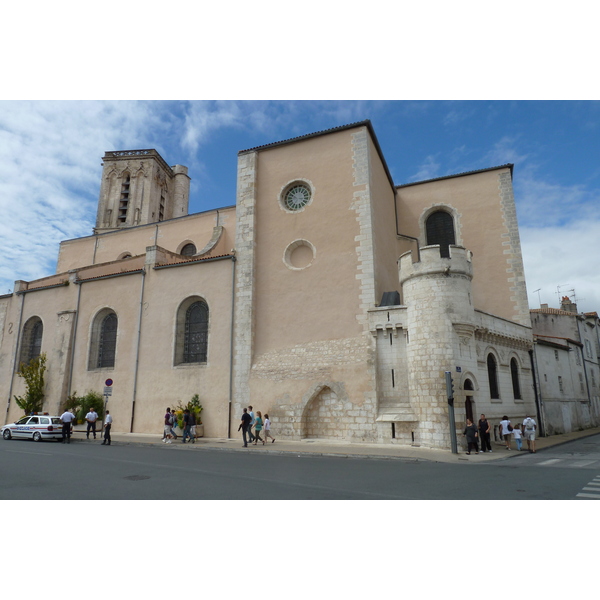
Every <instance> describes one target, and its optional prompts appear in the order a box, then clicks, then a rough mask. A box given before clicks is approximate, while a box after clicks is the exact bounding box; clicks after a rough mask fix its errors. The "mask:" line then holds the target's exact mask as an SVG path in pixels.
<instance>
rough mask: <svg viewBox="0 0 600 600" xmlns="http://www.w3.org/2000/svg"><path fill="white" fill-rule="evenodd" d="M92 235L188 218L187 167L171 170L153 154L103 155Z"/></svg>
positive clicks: (172, 168)
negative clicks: (186, 216)
mask: <svg viewBox="0 0 600 600" xmlns="http://www.w3.org/2000/svg"><path fill="white" fill-rule="evenodd" d="M103 161H104V162H103V171H102V183H101V187H100V198H99V201H98V213H97V217H96V227H95V228H94V233H101V232H105V231H110V230H114V229H120V228H122V227H133V226H135V225H146V224H147V223H157V222H160V221H164V220H166V219H172V218H175V217H183V216H185V215H187V214H188V202H189V194H190V178H189V177H188V174H187V172H188V170H187V167H184V166H182V165H175V166H173V167H170V166H169V165H168V164H167V163H166V162H165V161H164V159H163V158H162V156H161V155H160V154H159V153H158V152H157V151H156V150H119V151H113V152H106V154H105V155H104V158H103Z"/></svg>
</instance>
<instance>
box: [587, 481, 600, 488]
mask: <svg viewBox="0 0 600 600" xmlns="http://www.w3.org/2000/svg"><path fill="white" fill-rule="evenodd" d="M588 485H597V486H598V487H599V488H600V481H598V482H596V481H590V482H589V483H588Z"/></svg>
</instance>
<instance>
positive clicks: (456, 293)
mask: <svg viewBox="0 0 600 600" xmlns="http://www.w3.org/2000/svg"><path fill="white" fill-rule="evenodd" d="M399 275H400V284H401V286H402V296H403V304H404V305H405V306H406V307H407V321H406V328H407V330H408V343H407V346H406V349H407V366H408V392H409V396H410V400H411V406H412V408H413V410H414V411H415V413H416V414H417V416H418V419H419V426H418V432H417V434H418V436H419V440H420V441H421V442H422V443H424V444H425V445H427V446H432V447H439V448H445V449H447V448H450V430H449V425H448V406H447V404H448V403H447V398H446V388H445V381H444V371H451V372H453V373H454V370H455V365H456V364H457V361H456V359H457V356H458V353H459V344H460V338H461V337H464V336H468V337H470V336H471V335H472V334H473V332H474V330H475V320H474V309H473V304H472V300H471V281H472V278H473V266H472V263H471V253H470V252H469V251H468V250H466V249H465V248H462V247H460V246H450V257H449V258H442V257H441V256H440V247H439V246H437V245H436V246H426V247H424V248H421V250H420V260H419V261H418V262H414V263H413V262H412V253H411V252H407V253H406V254H403V255H402V256H401V257H400V260H399ZM456 388H457V385H456V383H455V389H456Z"/></svg>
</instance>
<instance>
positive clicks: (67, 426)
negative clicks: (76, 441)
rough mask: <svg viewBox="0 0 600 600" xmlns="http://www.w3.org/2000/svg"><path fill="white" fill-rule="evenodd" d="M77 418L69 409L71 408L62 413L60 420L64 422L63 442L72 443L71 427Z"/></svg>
mask: <svg viewBox="0 0 600 600" xmlns="http://www.w3.org/2000/svg"><path fill="white" fill-rule="evenodd" d="M74 420H75V415H74V414H73V413H72V412H71V411H69V409H67V410H65V412H64V413H63V414H62V415H60V421H61V423H62V443H63V444H70V443H71V427H72V425H73V421H74Z"/></svg>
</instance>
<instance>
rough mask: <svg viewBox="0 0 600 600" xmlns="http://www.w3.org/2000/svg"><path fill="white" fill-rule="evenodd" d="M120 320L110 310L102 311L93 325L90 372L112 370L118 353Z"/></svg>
mask: <svg viewBox="0 0 600 600" xmlns="http://www.w3.org/2000/svg"><path fill="white" fill-rule="evenodd" d="M118 325H119V320H118V318H117V315H116V314H115V312H114V311H113V310H111V309H110V308H105V309H103V310H101V311H100V312H99V313H98V314H97V315H96V317H95V319H94V322H93V324H92V331H91V339H90V357H89V361H88V370H93V369H107V368H108V369H112V368H113V367H114V366H115V357H116V351H117V330H118Z"/></svg>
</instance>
